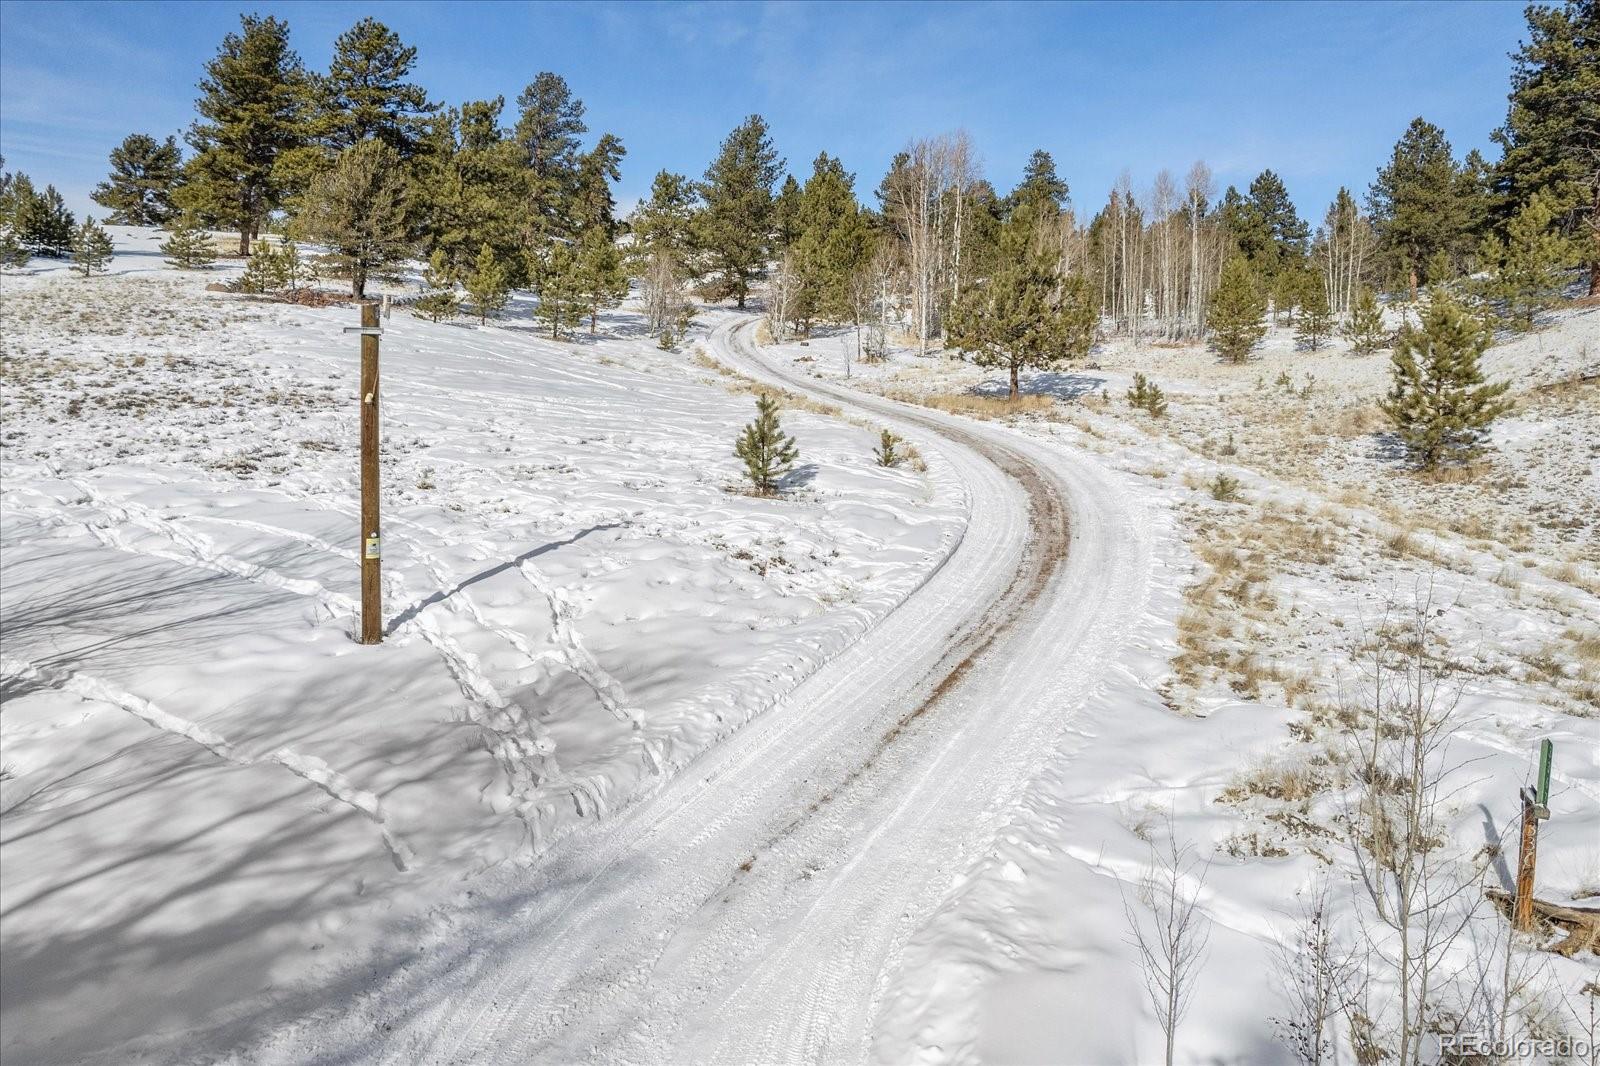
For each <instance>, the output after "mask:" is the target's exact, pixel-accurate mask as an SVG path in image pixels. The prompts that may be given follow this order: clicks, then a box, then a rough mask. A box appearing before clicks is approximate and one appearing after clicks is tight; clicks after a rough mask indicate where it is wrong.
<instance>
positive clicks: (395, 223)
mask: <svg viewBox="0 0 1600 1066" xmlns="http://www.w3.org/2000/svg"><path fill="white" fill-rule="evenodd" d="M406 188H407V186H406V179H405V174H404V172H403V171H402V169H401V164H400V156H399V153H397V152H396V151H395V150H394V149H393V148H391V147H389V145H388V144H387V143H385V142H383V141H379V140H372V141H362V142H361V143H360V144H358V145H356V146H355V147H354V148H347V149H345V150H344V151H343V152H341V153H340V155H339V158H338V160H337V161H336V162H335V163H334V165H333V168H332V169H330V170H328V171H326V172H324V173H322V174H319V175H318V176H317V177H316V178H315V179H314V180H313V181H312V183H311V188H310V189H308V190H307V191H306V196H305V202H304V203H303V204H302V206H301V211H300V215H299V217H298V218H297V219H296V220H295V225H296V228H297V229H298V230H299V231H300V232H301V233H303V234H305V236H306V237H308V238H310V239H312V240H315V241H318V242H320V243H322V244H325V245H327V246H328V248H329V249H330V250H331V251H332V253H333V255H334V257H335V259H336V260H337V261H338V263H339V265H340V267H341V268H342V269H344V270H347V271H349V273H350V294H351V295H352V296H354V297H355V298H356V299H358V300H359V299H361V298H362V297H364V296H365V295H366V292H367V278H368V277H369V276H370V275H372V274H374V273H377V272H380V271H382V270H383V269H385V268H386V267H389V266H391V265H393V264H394V263H396V262H398V261H400V260H401V259H404V258H405V257H406V255H407V254H408V253H409V252H410V250H411V247H412V241H411V235H410V232H409V231H408V229H407V226H406Z"/></svg>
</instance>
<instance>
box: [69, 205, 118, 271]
mask: <svg viewBox="0 0 1600 1066" xmlns="http://www.w3.org/2000/svg"><path fill="white" fill-rule="evenodd" d="M111 254H112V247H111V236H110V234H108V233H106V231H105V230H103V229H101V228H100V225H99V224H98V223H96V222H95V220H94V219H93V218H92V217H90V216H88V215H85V216H84V219H83V225H81V226H79V227H78V229H77V232H75V233H74V234H73V235H72V266H73V269H74V270H77V271H78V272H79V273H81V274H82V275H83V276H84V277H89V276H90V275H91V274H101V273H104V272H105V269H106V267H107V266H108V265H109V264H110V262H111Z"/></svg>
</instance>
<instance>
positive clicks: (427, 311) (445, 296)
mask: <svg viewBox="0 0 1600 1066" xmlns="http://www.w3.org/2000/svg"><path fill="white" fill-rule="evenodd" d="M422 283H423V285H425V286H426V287H427V290H428V291H427V292H426V293H424V294H423V295H422V296H421V297H420V298H419V299H418V300H417V302H416V303H415V304H413V305H412V306H414V307H415V308H416V309H417V311H419V312H420V313H422V314H424V315H427V316H428V318H429V319H430V320H431V321H434V322H441V321H443V320H445V319H447V318H454V317H455V316H456V315H457V314H459V313H460V312H461V297H460V295H458V294H457V293H456V283H455V279H454V278H452V277H451V276H450V267H449V265H448V264H447V263H446V261H445V254H444V249H442V248H438V249H435V250H434V253H433V255H432V257H430V258H429V260H428V269H426V270H424V271H423V272H422Z"/></svg>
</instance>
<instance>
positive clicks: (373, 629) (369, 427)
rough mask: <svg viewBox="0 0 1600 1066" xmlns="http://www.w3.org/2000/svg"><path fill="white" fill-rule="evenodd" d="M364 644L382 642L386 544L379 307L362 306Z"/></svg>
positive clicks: (357, 330) (357, 329) (359, 330)
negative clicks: (381, 513) (381, 515)
mask: <svg viewBox="0 0 1600 1066" xmlns="http://www.w3.org/2000/svg"><path fill="white" fill-rule="evenodd" d="M345 332H346V333H359V334H361V643H363V644H378V643H381V642H382V641H383V581H382V571H381V563H382V558H383V541H382V539H381V538H380V536H379V524H378V338H379V337H380V336H382V335H383V327H382V326H380V325H378V305H377V304H375V303H364V304H362V305H361V325H360V326H359V327H346V328H345Z"/></svg>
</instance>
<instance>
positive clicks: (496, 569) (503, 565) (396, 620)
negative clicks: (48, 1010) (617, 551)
mask: <svg viewBox="0 0 1600 1066" xmlns="http://www.w3.org/2000/svg"><path fill="white" fill-rule="evenodd" d="M621 528H622V524H621V523H620V522H603V523H601V524H600V525H595V526H590V527H588V528H587V529H580V530H578V532H576V533H574V534H573V535H572V536H570V537H568V538H567V539H566V540H553V541H550V542H549V543H548V544H541V545H539V546H538V547H537V548H529V549H528V550H527V551H525V552H523V553H522V554H521V555H517V556H513V557H512V558H510V559H507V560H505V561H504V562H500V563H496V564H495V565H493V566H491V567H489V568H488V569H487V570H480V571H478V572H477V573H476V574H473V575H472V576H471V577H468V578H463V579H462V580H460V581H458V582H456V583H455V584H454V585H452V586H450V587H449V588H447V589H439V590H438V591H436V592H433V593H430V594H429V595H428V596H426V597H424V598H423V599H421V600H418V601H417V602H416V603H414V604H412V605H411V606H410V607H407V608H406V609H405V610H403V611H401V612H400V613H399V614H397V615H395V616H394V617H393V618H392V619H390V620H389V624H388V625H387V626H385V627H384V629H383V632H384V635H385V636H392V635H394V633H395V632H396V631H398V630H399V628H400V627H401V626H403V625H405V624H406V623H407V622H409V621H411V620H412V619H413V618H415V617H417V615H419V614H421V613H422V612H423V611H424V610H425V609H427V608H429V607H432V606H433V605H434V604H436V603H443V602H444V601H445V600H447V599H449V598H450V597H451V596H454V595H455V594H456V593H458V592H460V591H462V590H463V589H465V588H466V587H467V586H468V585H476V584H477V583H478V582H480V581H487V580H488V579H489V578H491V577H494V576H495V575H496V574H503V573H505V572H506V571H507V570H511V569H514V568H516V567H518V566H521V565H522V564H523V563H525V562H527V561H528V560H529V559H537V558H538V557H539V556H541V555H547V554H549V553H550V552H553V551H555V550H557V549H558V548H565V547H566V546H567V545H569V544H574V543H576V542H578V541H580V540H582V539H583V538H584V537H587V536H588V535H589V534H591V533H599V532H601V531H603V530H607V529H621Z"/></svg>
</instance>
